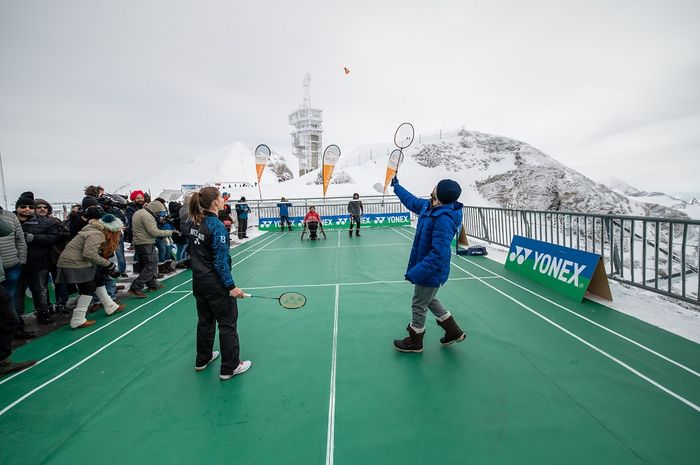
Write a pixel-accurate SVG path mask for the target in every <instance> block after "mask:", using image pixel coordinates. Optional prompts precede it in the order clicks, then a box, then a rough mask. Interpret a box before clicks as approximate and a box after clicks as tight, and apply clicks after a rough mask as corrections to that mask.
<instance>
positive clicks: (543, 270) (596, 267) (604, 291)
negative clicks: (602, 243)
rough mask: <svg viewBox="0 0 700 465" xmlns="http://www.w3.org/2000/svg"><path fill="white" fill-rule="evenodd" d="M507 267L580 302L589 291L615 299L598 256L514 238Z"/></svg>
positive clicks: (527, 239) (547, 243)
mask: <svg viewBox="0 0 700 465" xmlns="http://www.w3.org/2000/svg"><path fill="white" fill-rule="evenodd" d="M505 266H506V268H507V269H509V270H512V271H515V272H517V273H520V274H522V275H524V276H527V277H528V278H530V279H533V280H535V281H537V282H539V283H542V284H544V285H546V286H549V287H551V288H552V289H554V290H556V291H559V292H561V293H562V294H564V295H566V296H568V297H571V298H572V299H576V300H578V301H579V302H580V301H582V300H583V297H584V295H585V294H586V291H587V290H588V291H589V292H591V293H592V294H596V295H599V296H601V297H604V298H606V299H608V300H612V295H611V294H610V286H609V285H608V277H607V276H606V275H605V267H604V265H603V260H602V259H601V258H600V255H597V254H593V253H589V252H583V251H581V250H577V249H572V248H569V247H564V246H561V245H555V244H550V243H549V242H542V241H537V240H535V239H530V238H527V237H522V236H513V240H512V241H511V243H510V251H509V252H508V257H507V258H506V265H505Z"/></svg>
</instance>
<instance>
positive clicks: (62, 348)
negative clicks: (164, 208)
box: [0, 279, 191, 385]
mask: <svg viewBox="0 0 700 465" xmlns="http://www.w3.org/2000/svg"><path fill="white" fill-rule="evenodd" d="M190 281H191V279H188V280H187V281H185V282H183V283H180V284H178V285H177V286H175V287H173V288H172V289H171V290H169V291H167V292H164V293H163V294H161V295H159V296H157V297H155V298H153V299H149V300H148V301H147V302H144V303H142V304H141V305H139V306H138V307H136V308H134V309H131V310H129V311H128V312H125V313H124V314H123V315H119V316H118V317H117V318H114V319H113V320H111V321H110V322H109V323H107V324H104V325H100V326H99V327H98V328H95V329H94V330H93V331H91V332H89V333H87V334H86V335H84V336H83V337H81V338H80V339H76V340H75V341H73V342H71V343H70V344H68V345H66V346H64V347H61V348H60V349H58V350H57V351H55V352H53V353H51V354H50V355H47V356H46V357H44V358H42V359H41V360H39V361H37V362H36V363H35V364H34V365H32V366H30V367H29V368H27V369H25V370H22V371H19V372H17V373H15V374H13V375H10V376H7V377H5V378H3V379H2V380H0V385H2V384H5V383H6V382H8V381H10V380H11V379H14V378H16V377H17V376H19V375H21V374H22V373H26V372H28V371H29V370H31V369H33V368H34V367H36V366H39V365H41V364H42V363H44V362H45V361H47V360H49V359H50V358H52V357H54V356H56V355H58V354H60V353H61V352H63V351H64V350H66V349H69V348H71V347H73V346H74V345H76V344H77V343H79V342H81V341H83V340H85V339H87V338H89V337H91V336H93V335H95V334H97V333H99V332H100V331H102V330H103V329H105V328H108V327H110V326H111V325H113V324H114V323H116V322H117V321H119V320H121V319H122V318H124V317H126V316H128V315H131V314H132V313H134V312H135V311H136V310H138V309H139V308H141V307H143V306H145V305H148V304H150V303H152V302H155V301H156V300H158V299H160V298H161V297H165V296H166V295H168V294H173V293H176V292H182V291H176V290H175V289H177V288H178V287H180V286H183V285H185V284H187V283H189V282H190ZM187 292H189V291H187Z"/></svg>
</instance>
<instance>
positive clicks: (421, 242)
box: [394, 183, 462, 287]
mask: <svg viewBox="0 0 700 465" xmlns="http://www.w3.org/2000/svg"><path fill="white" fill-rule="evenodd" d="M394 193H395V194H396V195H397V196H398V197H399V200H401V203H403V204H404V205H405V206H406V208H408V209H409V210H411V211H412V212H413V213H415V214H417V215H418V223H417V224H416V235H415V237H414V239H413V247H412V248H411V257H410V258H409V260H408V268H407V269H406V274H405V275H404V276H405V278H406V279H407V280H408V281H410V282H411V283H413V284H419V285H421V286H427V287H440V285H442V284H445V282H446V281H447V277H448V276H449V275H450V256H451V254H452V250H451V249H450V244H451V243H452V239H453V238H454V237H455V234H456V233H457V228H458V227H459V226H460V225H461V224H462V204H461V203H459V202H452V203H450V204H447V205H440V206H438V207H435V208H430V200H427V199H419V198H417V197H416V196H414V195H413V194H411V193H410V192H408V191H407V190H406V189H404V188H403V187H402V186H401V185H399V184H398V183H396V184H394Z"/></svg>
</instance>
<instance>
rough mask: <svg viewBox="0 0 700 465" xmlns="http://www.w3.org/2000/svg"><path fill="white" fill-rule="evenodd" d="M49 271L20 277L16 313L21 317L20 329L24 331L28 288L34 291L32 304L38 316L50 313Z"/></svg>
mask: <svg viewBox="0 0 700 465" xmlns="http://www.w3.org/2000/svg"><path fill="white" fill-rule="evenodd" d="M48 285H49V270H36V271H25V270H22V274H21V275H20V277H19V283H18V284H17V292H16V294H15V311H16V312H17V316H18V317H19V329H24V320H23V319H22V315H24V298H25V293H26V292H27V288H29V290H30V291H32V303H33V304H34V310H35V311H36V314H37V316H46V315H48V313H49V308H48V306H49V289H48Z"/></svg>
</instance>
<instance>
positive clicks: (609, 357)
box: [399, 233, 700, 412]
mask: <svg viewBox="0 0 700 465" xmlns="http://www.w3.org/2000/svg"><path fill="white" fill-rule="evenodd" d="M399 234H400V233H399ZM406 238H407V239H410V238H409V237H408V236H406ZM452 265H453V266H455V267H457V268H458V269H460V270H462V271H464V272H465V273H467V274H468V275H470V276H475V275H473V274H472V273H470V272H469V271H467V270H465V269H464V268H462V267H461V266H459V265H457V264H456V263H452ZM478 281H480V282H481V283H483V284H484V285H485V286H488V287H490V288H491V289H493V290H494V291H496V292H498V293H499V294H501V295H503V296H504V297H506V298H508V299H509V300H512V301H513V302H515V303H516V304H518V305H519V306H521V307H523V308H524V309H525V310H527V311H528V312H530V313H532V314H533V315H535V316H537V317H539V318H541V319H542V320H544V321H546V322H547V323H549V324H550V325H552V326H554V327H555V328H557V329H559V330H560V331H562V332H564V333H566V334H568V335H569V336H571V337H573V338H574V339H576V340H577V341H579V342H581V343H582V344H584V345H586V346H588V347H590V348H591V349H593V350H595V351H596V352H598V353H599V354H601V355H603V356H604V357H606V358H608V359H610V360H612V361H613V362H615V363H617V364H618V365H620V366H621V367H623V368H624V369H626V370H628V371H629V372H630V373H633V374H634V375H636V376H638V377H639V378H641V379H643V380H644V381H646V382H648V383H649V384H651V385H652V386H655V387H656V388H658V389H660V390H662V391H663V392H665V393H666V394H668V395H670V396H672V397H675V398H676V399H678V400H680V401H681V402H683V403H684V404H686V405H688V406H689V407H690V408H692V409H693V410H695V411H696V412H700V407H699V406H697V405H695V404H694V403H692V402H691V401H689V400H688V399H686V398H685V397H683V396H681V395H679V394H676V393H675V392H673V391H672V390H670V389H668V388H667V387H665V386H664V385H662V384H660V383H658V382H656V381H654V380H653V379H651V378H649V377H648V376H646V375H645V374H643V373H641V372H639V371H637V370H635V369H634V368H632V367H631V366H629V365H628V364H626V363H625V362H623V361H622V360H620V359H618V358H616V357H614V356H613V355H610V354H609V353H607V352H606V351H604V350H603V349H601V348H599V347H597V346H596V345H594V344H592V343H590V342H588V341H587V340H585V339H583V338H582V337H580V336H578V335H576V334H574V333H573V332H571V331H569V330H568V329H566V328H564V327H563V326H561V325H559V324H557V323H555V322H554V321H552V320H550V319H549V318H547V317H546V316H544V315H542V314H541V313H539V312H537V311H536V310H533V309H532V308H530V307H528V306H527V305H525V304H524V303H522V302H520V301H519V300H518V299H516V298H514V297H511V296H510V295H508V294H506V293H505V292H503V291H501V290H500V289H498V288H496V287H494V286H492V285H491V284H489V283H487V282H486V281H483V280H481V279H478Z"/></svg>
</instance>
